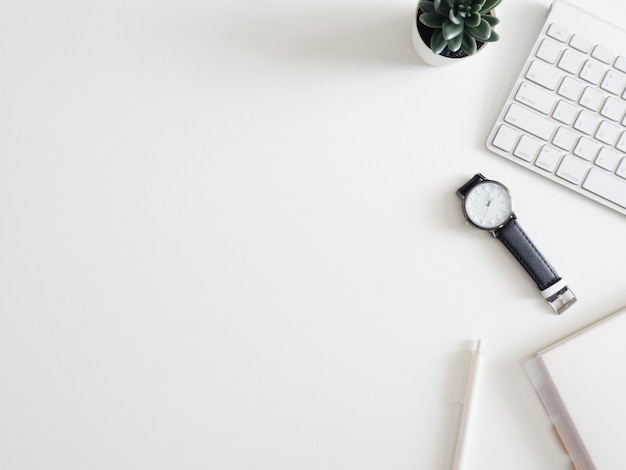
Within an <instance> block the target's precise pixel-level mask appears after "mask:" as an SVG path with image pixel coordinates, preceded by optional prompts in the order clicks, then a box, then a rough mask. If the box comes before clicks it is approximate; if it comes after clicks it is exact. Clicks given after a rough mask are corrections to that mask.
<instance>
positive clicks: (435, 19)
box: [420, 13, 446, 29]
mask: <svg viewBox="0 0 626 470" xmlns="http://www.w3.org/2000/svg"><path fill="white" fill-rule="evenodd" d="M444 21H446V17H445V16H440V15H438V14H437V13H422V14H421V15H420V22H421V23H422V24H424V25H426V26H428V27H429V28H434V29H437V28H441V26H442V25H443V22H444Z"/></svg>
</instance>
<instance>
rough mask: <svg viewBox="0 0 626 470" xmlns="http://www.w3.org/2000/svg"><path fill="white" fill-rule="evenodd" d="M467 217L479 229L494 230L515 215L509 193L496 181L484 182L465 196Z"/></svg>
mask: <svg viewBox="0 0 626 470" xmlns="http://www.w3.org/2000/svg"><path fill="white" fill-rule="evenodd" d="M464 208H465V215H466V216H467V218H468V219H469V221H470V222H471V223H473V224H474V225H476V226H477V227H480V228H483V229H486V230H493V229H496V228H498V227H500V226H501V225H502V224H504V222H506V221H507V220H508V219H509V218H510V217H511V214H512V213H513V204H512V202H511V195H510V194H509V191H508V190H507V189H506V188H505V187H504V186H503V185H502V184H500V183H497V182H495V181H483V182H482V183H478V184H477V185H476V186H474V187H473V188H472V189H470V190H469V191H468V192H467V194H466V195H465V205H464Z"/></svg>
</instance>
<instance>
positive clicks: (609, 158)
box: [595, 147, 620, 171]
mask: <svg viewBox="0 0 626 470" xmlns="http://www.w3.org/2000/svg"><path fill="white" fill-rule="evenodd" d="M619 158H620V155H619V153H617V152H614V151H613V150H611V149H608V148H606V147H602V148H601V149H600V152H599V153H598V156H597V157H596V161H595V164H596V165H598V166H599V167H601V168H604V169H605V170H609V171H613V170H615V167H616V166H617V162H619Z"/></svg>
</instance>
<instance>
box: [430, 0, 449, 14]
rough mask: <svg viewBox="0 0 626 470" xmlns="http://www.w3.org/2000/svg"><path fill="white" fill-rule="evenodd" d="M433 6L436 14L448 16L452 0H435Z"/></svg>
mask: <svg viewBox="0 0 626 470" xmlns="http://www.w3.org/2000/svg"><path fill="white" fill-rule="evenodd" d="M434 6H435V11H436V12H437V13H439V14H440V15H445V16H448V12H449V11H450V9H451V8H452V0H435V2H434Z"/></svg>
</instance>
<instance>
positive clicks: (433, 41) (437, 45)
mask: <svg viewBox="0 0 626 470" xmlns="http://www.w3.org/2000/svg"><path fill="white" fill-rule="evenodd" d="M446 44H447V43H446V40H445V39H444V38H443V33H442V32H441V30H440V29H438V30H436V31H435V32H434V33H433V35H432V37H431V38H430V49H431V50H432V51H433V52H434V53H435V54H441V51H443V50H444V49H445V48H446Z"/></svg>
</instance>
